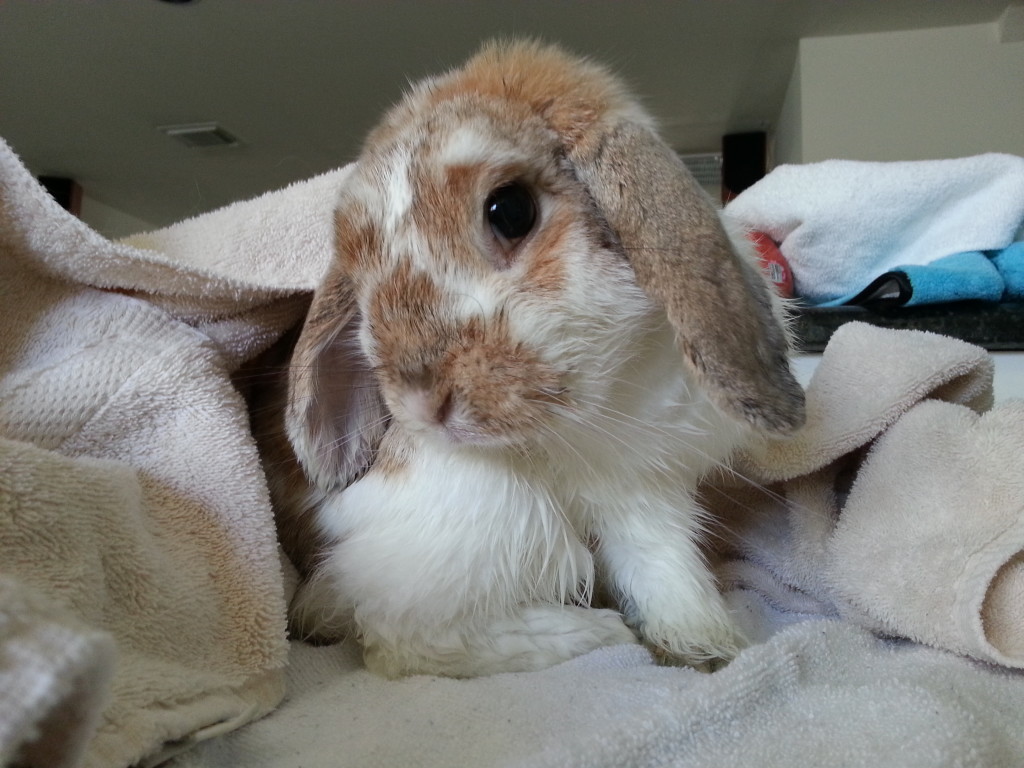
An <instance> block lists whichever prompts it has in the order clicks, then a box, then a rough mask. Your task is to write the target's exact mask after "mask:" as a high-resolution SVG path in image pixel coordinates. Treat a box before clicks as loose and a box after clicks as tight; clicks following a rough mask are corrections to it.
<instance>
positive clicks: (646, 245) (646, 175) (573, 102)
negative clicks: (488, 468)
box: [288, 43, 803, 485]
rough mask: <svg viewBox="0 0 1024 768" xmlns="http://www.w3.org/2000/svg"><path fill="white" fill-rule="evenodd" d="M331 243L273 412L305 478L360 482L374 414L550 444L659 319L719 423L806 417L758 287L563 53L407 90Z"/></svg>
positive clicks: (502, 55) (667, 156)
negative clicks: (287, 390)
mask: <svg viewBox="0 0 1024 768" xmlns="http://www.w3.org/2000/svg"><path fill="white" fill-rule="evenodd" d="M336 247H337V258H336V260H335V262H334V264H333V266H332V268H331V269H330V270H329V272H328V274H327V276H326V277H325V279H324V282H323V284H322V286H321V288H320V289H319V290H318V292H317V294H316V296H315V298H314V302H313V306H312V308H311V311H310V315H309V318H308V320H307V324H306V327H305V329H304V331H303V334H302V337H301V340H300V342H299V344H298V346H297V349H296V354H295V364H294V365H293V371H292V382H291V392H292V394H291V403H290V406H289V412H288V426H289V433H290V436H291V438H292V442H293V444H294V445H295V447H296V452H297V454H298V455H299V458H300V460H301V461H302V463H303V465H304V466H305V468H306V470H307V472H308V473H309V474H310V476H311V477H312V478H313V479H314V480H315V481H316V482H317V483H318V484H327V485H331V484H337V483H345V482H347V481H348V480H351V479H352V478H353V477H354V476H355V474H358V472H359V471H360V469H361V468H363V467H365V466H366V465H367V463H368V462H369V461H370V460H371V457H372V450H373V447H374V446H375V445H376V443H377V441H379V439H380V437H381V435H382V434H383V430H384V427H385V423H386V421H387V418H388V414H390V416H391V418H393V419H394V420H395V421H396V422H397V424H398V426H399V427H400V428H402V429H406V430H410V431H414V432H421V433H424V434H426V435H431V436H434V437H436V438H438V439H440V440H442V441H444V442H446V443H448V444H450V445H455V446H480V447H486V449H491V448H494V449H498V450H502V449H505V448H507V447H509V446H517V447H523V446H526V445H529V444H530V443H531V442H533V441H542V440H544V439H547V438H550V437H551V436H552V435H553V434H556V433H557V431H558V428H559V427H558V423H559V420H560V419H561V420H579V419H586V418H587V414H588V412H589V411H591V410H593V409H599V408H601V407H603V403H602V398H603V397H604V396H605V393H606V392H607V391H608V390H609V388H610V387H612V386H613V385H614V382H615V381H616V379H617V376H618V375H619V372H620V371H621V370H622V369H623V366H628V365H629V362H630V359H631V356H632V355H634V354H636V353H637V351H638V350H640V349H642V348H643V346H644V345H645V344H646V343H647V337H648V336H649V335H650V334H651V333H652V332H653V331H654V330H655V329H659V328H662V329H663V328H666V327H670V328H671V330H672V332H673V333H674V337H675V346H676V349H677V353H678V354H680V355H681V356H682V359H683V360H684V361H685V366H684V367H685V370H686V371H687V375H688V376H690V377H691V378H692V380H693V381H694V383H695V386H697V387H700V388H701V389H702V390H703V392H704V393H706V395H707V397H708V398H709V399H710V400H711V401H712V402H713V403H714V404H715V405H716V406H717V407H718V409H719V410H721V411H722V412H723V413H725V414H727V415H729V416H732V417H734V418H735V419H736V420H738V421H741V422H745V423H747V424H749V425H751V426H753V427H754V428H757V429H760V430H762V431H765V432H768V433H785V432H787V431H790V430H792V429H793V428H795V427H796V426H798V425H799V424H800V423H801V420H802V417H803V394H802V391H801V389H800V387H799V386H798V385H797V384H796V382H795V381H794V380H793V378H792V376H791V374H790V371H789V367H788V363H787V360H786V352H787V340H786V336H785V333H784V330H783V327H782V324H781V322H780V319H779V316H778V312H777V311H776V309H775V307H774V305H773V301H772V298H771V296H770V294H769V290H768V288H767V287H766V283H765V281H764V280H763V279H762V277H761V275H759V274H758V273H757V270H756V268H755V267H752V266H751V265H750V263H749V262H748V261H747V260H745V259H743V258H741V257H740V256H739V255H738V254H737V253H736V251H735V249H734V246H733V245H732V242H731V240H730V238H729V236H728V235H727V233H726V232H725V231H724V229H723V226H722V223H721V221H720V219H719V217H718V215H717V213H716V211H715V210H714V207H713V206H712V204H711V203H710V201H709V200H708V199H707V197H706V195H704V193H703V192H702V191H701V190H700V188H699V187H698V186H697V184H696V183H695V182H694V180H693V179H692V178H691V177H690V175H689V174H688V172H687V171H686V169H685V167H684V166H683V165H682V163H681V161H680V160H679V158H678V157H677V156H676V155H675V154H674V153H673V152H672V150H671V149H669V148H668V147H667V146H666V145H665V144H664V143H663V142H662V141H661V140H660V139H659V138H658V137H657V135H656V133H655V131H654V129H653V125H652V121H651V120H650V118H649V117H648V116H647V115H646V113H645V112H644V111H643V110H642V108H641V107H640V106H639V105H638V103H637V102H636V101H635V100H634V99H633V98H632V97H631V96H630V95H629V94H628V92H627V91H626V90H625V88H624V87H623V86H622V84H621V83H620V82H619V81H618V80H617V79H615V78H614V77H612V76H611V75H610V74H609V73H608V72H607V71H605V70H604V69H602V68H600V67H598V66H596V65H594V64H592V63H590V62H588V61H586V60H582V59H578V58H574V57H571V56H568V55H566V54H565V53H563V52H562V51H560V50H559V49H557V48H554V47H546V46H543V45H539V44H535V43H509V44H502V43H496V44H491V45H489V46H487V47H485V48H484V49H483V50H482V51H481V52H480V53H479V54H478V55H477V56H475V57H474V58H473V59H471V60H470V61H469V62H468V63H467V64H466V65H465V66H464V67H462V68H461V69H458V70H455V71H453V72H451V73H448V74H446V75H443V76H439V77H436V78H433V79H429V80H426V81H424V82H422V83H420V84H419V85H417V86H415V87H414V88H413V90H412V91H411V92H410V93H409V94H408V95H407V96H406V97H405V99H404V100H403V101H402V102H400V103H399V104H398V105H397V106H396V107H394V108H393V109H392V110H391V111H390V112H389V113H388V114H387V115H386V116H385V118H384V120H383V121H382V123H381V124H380V125H379V126H378V127H377V128H376V129H375V130H374V131H373V132H372V133H371V134H370V136H369V138H368V140H367V142H366V145H365V147H364V150H363V153H362V155H361V156H360V158H359V160H358V162H357V163H356V166H355V169H354V170H353V172H352V174H351V176H350V177H349V178H348V181H347V183H346V184H345V186H344V189H343V191H342V192H341V197H340V201H339V204H338V208H337V212H336Z"/></svg>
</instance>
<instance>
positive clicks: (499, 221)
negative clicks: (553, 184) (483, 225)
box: [484, 182, 537, 250]
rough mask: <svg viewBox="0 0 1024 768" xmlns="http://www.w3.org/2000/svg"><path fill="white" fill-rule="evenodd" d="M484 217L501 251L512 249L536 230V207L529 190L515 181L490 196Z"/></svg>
mask: <svg viewBox="0 0 1024 768" xmlns="http://www.w3.org/2000/svg"><path fill="white" fill-rule="evenodd" d="M484 215H485V216H486V217H487V223H488V224H490V225H491V231H492V232H493V233H494V236H495V237H496V238H497V239H498V242H499V243H500V244H501V246H502V248H504V249H505V250H510V249H512V248H514V247H515V246H516V245H517V244H518V243H519V241H520V240H522V239H523V238H524V237H526V236H527V235H528V234H530V232H531V231H532V230H533V225H534V224H535V223H536V222H537V204H536V203H535V202H534V200H533V195H532V194H530V190H528V189H527V188H526V187H525V186H523V185H522V184H520V183H519V182H512V183H511V184H505V185H503V186H500V187H498V188H497V189H495V190H494V191H493V192H491V194H490V195H488V196H487V201H486V202H485V203H484Z"/></svg>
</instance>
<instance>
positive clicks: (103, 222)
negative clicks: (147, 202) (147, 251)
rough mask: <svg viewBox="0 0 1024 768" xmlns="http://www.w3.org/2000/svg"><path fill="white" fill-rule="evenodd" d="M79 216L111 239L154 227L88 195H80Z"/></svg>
mask: <svg viewBox="0 0 1024 768" xmlns="http://www.w3.org/2000/svg"><path fill="white" fill-rule="evenodd" d="M80 216H81V219H82V221H84V222H85V223H86V224H88V225H89V226H90V227H92V228H93V229H95V230H96V231H97V232H99V233H100V234H101V235H103V236H104V237H108V238H110V239H111V240H116V239H118V238H120V237H126V236H128V235H134V234H135V233H136V232H147V231H149V230H151V229H153V228H154V227H153V225H152V224H150V223H149V222H148V221H143V220H142V219H137V218H135V217H134V216H131V215H129V214H127V213H125V212H124V211H121V210H118V209H117V208H112V207H110V206H109V205H107V204H106V203H101V202H100V201H99V200H96V199H95V198H92V197H89V196H88V195H83V196H82V210H81V214H80Z"/></svg>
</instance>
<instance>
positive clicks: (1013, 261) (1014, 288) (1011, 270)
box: [992, 241, 1024, 301]
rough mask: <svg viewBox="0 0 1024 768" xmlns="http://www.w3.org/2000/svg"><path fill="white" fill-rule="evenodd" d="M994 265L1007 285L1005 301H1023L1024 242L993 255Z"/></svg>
mask: <svg viewBox="0 0 1024 768" xmlns="http://www.w3.org/2000/svg"><path fill="white" fill-rule="evenodd" d="M992 263H993V264H995V265H996V269H998V270H999V274H1000V275H1002V278H1003V282H1004V283H1005V284H1006V291H1005V292H1004V293H1003V300H1004V301H1021V300H1022V299H1024V241H1021V242H1018V243H1013V244H1012V245H1010V246H1009V247H1007V248H1003V250H1001V251H996V252H995V253H993V254H992Z"/></svg>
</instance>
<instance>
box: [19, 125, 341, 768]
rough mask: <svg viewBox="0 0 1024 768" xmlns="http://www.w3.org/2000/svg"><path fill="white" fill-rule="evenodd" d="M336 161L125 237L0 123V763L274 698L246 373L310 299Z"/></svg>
mask: <svg viewBox="0 0 1024 768" xmlns="http://www.w3.org/2000/svg"><path fill="white" fill-rule="evenodd" d="M342 178H343V175H342V174H341V173H340V172H339V173H334V174H329V175H327V176H324V177H320V178H318V179H314V180H311V181H309V182H306V183H305V184H303V185H300V186H297V187H294V188H291V189H288V190H284V191H282V192H280V193H276V194H273V195H268V196H266V197H264V198H261V199H258V200H255V201H250V202H248V203H244V204H240V205H239V206H233V207H230V208H227V209H225V210H222V211H218V212H216V213H213V214H209V215H207V216H203V217H200V218H197V219H194V220H192V221H188V222H184V223H182V224H178V225H175V226H174V227H171V228H169V229H166V230H163V231H161V232H155V233H152V234H149V235H143V236H139V237H137V238H133V239H132V241H131V243H130V244H128V243H111V242H109V241H107V240H105V239H104V238H102V237H100V236H99V235H97V234H96V233H95V232H93V231H91V230H90V229H89V228H88V227H86V226H84V225H83V224H82V223H81V222H79V221H78V220H77V219H75V218H73V217H72V216H70V215H68V214H67V213H65V212H64V211H63V210H61V209H60V208H59V207H58V206H57V205H56V203H55V202H53V201H52V200H51V199H50V197H49V196H48V195H47V194H46V192H45V191H44V190H43V189H42V187H40V186H39V185H38V184H37V183H36V181H35V180H34V179H33V178H32V177H31V176H30V175H29V173H28V172H27V171H26V170H25V168H24V167H23V166H22V165H21V163H20V162H19V161H18V159H17V157H16V156H15V155H14V153H13V152H12V151H11V150H10V148H9V147H8V146H7V145H6V144H4V143H3V142H0V301H2V306H3V312H2V315H0V324H2V333H0V764H2V765H8V764H10V763H12V762H13V763H14V764H17V765H28V766H34V767H36V768H40V767H42V766H47V767H49V766H76V765H80V764H82V765H86V766H105V767H107V766H127V765H129V764H134V763H136V762H138V761H148V760H153V759H156V758H157V757H159V755H161V754H165V753H166V749H168V748H170V749H173V748H175V747H179V748H180V747H181V746H183V745H187V744H189V743H191V742H193V741H195V740H199V739H202V738H206V737H209V736H212V735H215V734H217V733H221V732H224V731H226V730H229V729H231V728H233V727H237V726H238V725H240V724H242V723H245V722H248V721H249V720H252V719H253V718H256V717H258V716H260V715H262V714H264V713H266V712H267V711H269V710H270V709H272V708H273V707H274V706H275V705H277V703H278V702H279V701H280V699H281V696H282V695H283V692H284V690H283V681H284V677H283V667H284V665H285V661H286V654H287V648H288V646H287V642H286V637H285V602H284V601H285V598H284V589H283V583H282V579H281V573H280V561H279V556H278V550H277V546H276V541H275V537H274V528H273V520H272V516H271V511H270V508H269V501H268V496H267V491H266V487H265V481H264V478H263V475H262V472H261V470H260V465H259V459H258V455H257V452H256V449H255V446H254V444H253V441H252V439H251V436H250V433H249V429H248V420H247V414H246V409H245V404H244V402H243V400H242V398H241V396H240V395H239V393H238V392H237V390H236V389H235V388H234V387H233V386H232V384H231V381H230V378H229V376H230V373H231V371H232V370H233V369H234V368H236V367H237V366H238V365H239V363H240V362H242V361H243V360H245V359H247V358H248V357H250V356H252V355H253V354H255V353H256V352H258V351H260V350H261V349H262V348H263V347H265V346H266V345H267V344H269V343H270V342H271V341H272V340H273V339H274V338H276V337H277V336H278V335H279V334H280V333H281V332H282V331H283V330H284V329H285V328H287V327H289V326H290V325H292V324H293V323H295V322H296V321H298V320H299V319H300V318H301V316H302V312H303V310H304V306H305V303H306V302H307V301H308V291H309V289H310V288H311V287H312V286H313V285H314V284H315V283H316V280H317V278H318V277H319V275H320V274H321V272H322V270H323V269H324V267H325V265H326V263H327V259H328V258H329V254H330V250H331V248H330V241H331V229H330V228H331V217H330V208H331V206H332V205H333V202H334V197H335V192H336V188H337V186H338V184H339V183H340V182H341V180H342Z"/></svg>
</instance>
